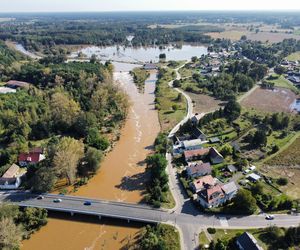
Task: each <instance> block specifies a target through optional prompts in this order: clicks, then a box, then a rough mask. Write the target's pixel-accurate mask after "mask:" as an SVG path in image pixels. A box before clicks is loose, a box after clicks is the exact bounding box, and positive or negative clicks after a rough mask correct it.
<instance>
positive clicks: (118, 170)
mask: <svg viewBox="0 0 300 250" xmlns="http://www.w3.org/2000/svg"><path fill="white" fill-rule="evenodd" d="M114 77H115V81H116V82H117V83H118V84H119V85H120V86H121V87H122V88H123V89H124V90H125V91H126V93H127V94H128V95H129V97H130V100H131V104H132V105H131V107H130V111H129V114H128V118H127V120H126V122H125V125H124V127H123V128H122V131H121V137H120V140H119V141H118V142H117V144H116V145H115V147H114V148H113V150H112V151H111V152H110V153H108V154H107V156H106V157H105V159H104V161H103V162H102V164H101V169H100V171H99V172H98V174H97V175H95V176H94V177H93V178H92V179H91V180H90V181H89V183H88V184H87V185H85V186H82V187H81V188H79V190H78V191H77V192H76V193H75V194H74V195H79V196H85V197H91V198H101V199H108V200H117V201H128V202H141V201H142V200H143V196H144V192H145V180H146V178H147V177H146V176H145V173H144V172H145V164H144V160H145V158H146V156H147V155H148V154H149V153H150V152H151V150H152V145H153V142H154V140H155V137H156V136H157V134H158V133H159V131H160V125H159V121H158V115H157V112H156V110H155V108H154V98H155V97H154V90H155V79H156V76H155V74H151V76H150V79H149V81H147V82H146V85H145V92H144V93H143V94H141V93H139V92H138V91H137V88H136V87H135V85H134V83H133V82H132V78H131V76H130V75H129V73H126V72H119V73H115V74H114ZM141 227H142V225H141V224H136V223H129V224H128V223H127V222H123V221H116V220H111V219H105V220H101V221H100V220H98V219H96V218H93V217H83V216H79V215H77V216H76V215H75V217H71V216H69V215H55V216H50V218H49V222H48V224H47V226H45V227H43V228H41V230H40V231H38V232H36V233H35V234H34V235H32V237H31V238H30V239H29V240H25V241H23V246H22V249H24V250H38V249H43V250H54V249H55V250H56V249H58V250H60V249H62V250H67V249H70V250H71V249H85V250H92V249H121V248H122V247H123V248H126V244H128V242H131V241H133V240H134V238H135V237H136V234H137V233H138V231H139V230H140V229H141Z"/></svg>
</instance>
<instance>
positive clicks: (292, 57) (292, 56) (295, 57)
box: [286, 30, 300, 61]
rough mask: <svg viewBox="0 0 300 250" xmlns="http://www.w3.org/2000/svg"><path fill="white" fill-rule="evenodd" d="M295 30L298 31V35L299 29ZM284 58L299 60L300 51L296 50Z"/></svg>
mask: <svg viewBox="0 0 300 250" xmlns="http://www.w3.org/2000/svg"><path fill="white" fill-rule="evenodd" d="M296 32H298V33H299V34H298V35H300V30H297V31H296ZM286 59H288V60H290V61H297V60H300V51H297V52H295V53H292V54H290V55H288V56H287V57H286Z"/></svg>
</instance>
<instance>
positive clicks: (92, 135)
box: [86, 128, 109, 151]
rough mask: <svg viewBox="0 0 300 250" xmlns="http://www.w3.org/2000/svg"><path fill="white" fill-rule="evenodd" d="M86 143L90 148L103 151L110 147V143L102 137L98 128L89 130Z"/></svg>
mask: <svg viewBox="0 0 300 250" xmlns="http://www.w3.org/2000/svg"><path fill="white" fill-rule="evenodd" d="M86 142H87V144H88V145H89V146H91V147H94V148H97V149H99V150H103V151H104V150H106V149H107V148H108V147H109V141H108V140H107V139H106V138H104V137H102V136H101V135H100V132H99V130H98V129H97V128H90V129H89V130H88V135H87V138H86Z"/></svg>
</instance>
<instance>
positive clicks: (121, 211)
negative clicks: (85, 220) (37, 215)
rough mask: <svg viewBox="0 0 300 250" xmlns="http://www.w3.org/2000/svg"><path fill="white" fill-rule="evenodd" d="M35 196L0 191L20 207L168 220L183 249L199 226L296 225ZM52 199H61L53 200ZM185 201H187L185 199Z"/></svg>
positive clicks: (299, 220) (284, 219) (278, 219)
mask: <svg viewBox="0 0 300 250" xmlns="http://www.w3.org/2000/svg"><path fill="white" fill-rule="evenodd" d="M37 197H38V196H37V195H34V194H31V193H29V192H25V191H24V192H23V191H7V192H0V202H4V201H7V202H12V203H14V204H16V205H19V206H21V207H38V208H45V209H47V210H51V211H59V212H66V213H70V214H71V215H73V214H85V215H92V216H97V217H99V218H101V217H109V218H118V219H123V220H127V221H138V222H145V223H168V224H172V225H175V226H177V227H178V228H179V229H180V232H181V234H183V236H184V238H185V239H187V238H188V239H190V241H189V242H184V243H185V244H186V245H185V246H184V248H185V249H191V247H192V245H191V244H193V241H195V242H196V239H195V237H198V236H197V235H196V234H195V233H194V232H199V230H200V228H205V227H215V228H227V229H230V228H259V227H261V228H263V227H268V226H270V225H277V226H282V227H290V226H297V225H298V224H300V216H295V215H276V216H275V219H274V220H272V221H267V220H266V219H265V216H264V215H252V216H233V215H224V216H220V215H208V214H199V212H197V213H196V211H194V210H191V211H190V210H186V211H185V209H184V206H183V209H182V211H175V212H174V211H169V210H162V209H154V208H152V207H150V206H146V205H143V204H133V203H123V202H115V201H105V200H94V199H89V198H84V197H76V196H65V195H54V194H46V195H44V198H43V199H37ZM55 199H61V202H59V203H55V202H54V200H55ZM87 200H88V201H91V203H92V204H91V205H90V206H86V205H84V202H85V201H87ZM187 202H189V201H187Z"/></svg>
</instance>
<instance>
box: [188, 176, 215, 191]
mask: <svg viewBox="0 0 300 250" xmlns="http://www.w3.org/2000/svg"><path fill="white" fill-rule="evenodd" d="M215 183H216V181H215V179H214V178H213V177H212V176H211V175H206V176H203V177H201V178H199V179H197V180H195V181H194V182H193V185H194V187H195V189H196V190H200V189H203V188H205V186H207V185H210V186H213V185H215Z"/></svg>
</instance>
